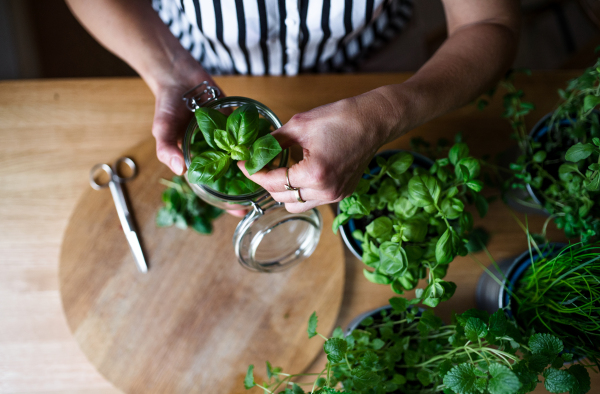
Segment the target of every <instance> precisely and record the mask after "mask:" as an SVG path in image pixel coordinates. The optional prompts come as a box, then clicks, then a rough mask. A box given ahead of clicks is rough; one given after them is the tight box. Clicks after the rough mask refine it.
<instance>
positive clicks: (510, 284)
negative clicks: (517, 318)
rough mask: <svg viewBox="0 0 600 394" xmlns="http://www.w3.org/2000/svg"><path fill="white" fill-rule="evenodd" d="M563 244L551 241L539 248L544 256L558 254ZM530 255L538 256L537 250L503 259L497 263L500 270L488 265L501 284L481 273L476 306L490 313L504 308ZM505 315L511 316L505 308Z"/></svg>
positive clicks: (527, 264) (529, 263)
mask: <svg viewBox="0 0 600 394" xmlns="http://www.w3.org/2000/svg"><path fill="white" fill-rule="evenodd" d="M565 246H567V245H566V244H564V243H558V242H553V243H550V244H549V247H547V248H540V249H541V250H542V253H543V256H544V257H546V256H552V255H556V254H558V252H559V251H560V250H561V249H562V248H564V247H565ZM532 257H533V259H534V260H536V259H538V258H539V257H540V255H539V253H538V252H537V250H535V249H532V251H531V255H530V254H529V251H528V250H527V251H525V252H523V253H521V254H520V255H519V256H518V257H517V258H515V259H509V260H503V261H501V262H500V263H498V268H500V271H501V272H498V270H497V269H496V267H494V266H493V265H490V266H489V267H488V269H489V270H490V271H491V272H492V273H493V274H494V276H495V277H496V279H497V280H498V281H500V282H501V284H500V283H498V282H497V281H496V280H494V278H492V277H491V276H490V275H489V274H488V273H487V272H484V273H483V274H481V277H480V278H479V282H478V283H477V290H476V293H475V294H476V295H475V297H476V298H475V301H476V304H477V308H478V309H483V310H485V311H487V312H489V313H490V314H492V313H494V312H496V311H497V310H498V309H502V308H506V307H507V306H508V305H509V303H510V302H511V299H510V293H511V292H512V291H513V289H514V288H515V285H516V283H517V282H518V281H519V279H520V278H521V276H523V274H524V273H525V271H526V270H527V269H528V268H529V266H531V262H532ZM507 289H508V291H507ZM507 315H508V316H512V312H511V311H510V310H507Z"/></svg>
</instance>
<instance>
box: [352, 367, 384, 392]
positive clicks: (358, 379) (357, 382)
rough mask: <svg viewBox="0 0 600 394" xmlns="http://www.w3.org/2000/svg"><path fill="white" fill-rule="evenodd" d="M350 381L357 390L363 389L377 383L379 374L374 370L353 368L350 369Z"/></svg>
mask: <svg viewBox="0 0 600 394" xmlns="http://www.w3.org/2000/svg"><path fill="white" fill-rule="evenodd" d="M351 373H352V383H354V387H356V389H357V390H365V389H367V388H370V387H373V386H375V385H376V384H377V383H379V376H378V375H377V374H376V373H375V372H371V371H368V370H365V369H363V368H360V367H359V368H355V369H353V370H352V372H351Z"/></svg>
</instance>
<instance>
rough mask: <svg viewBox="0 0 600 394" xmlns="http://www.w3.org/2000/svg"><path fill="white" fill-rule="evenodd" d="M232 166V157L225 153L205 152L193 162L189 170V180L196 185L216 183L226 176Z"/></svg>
mask: <svg viewBox="0 0 600 394" xmlns="http://www.w3.org/2000/svg"><path fill="white" fill-rule="evenodd" d="M230 164H231V157H230V156H229V154H227V153H225V152H219V151H206V152H203V153H201V154H200V155H198V156H196V157H194V159H193V160H192V164H190V168H188V180H189V181H190V182H191V183H196V184H202V183H208V182H214V181H216V180H218V179H219V178H221V177H222V176H223V175H225V172H227V170H228V169H229V165H230Z"/></svg>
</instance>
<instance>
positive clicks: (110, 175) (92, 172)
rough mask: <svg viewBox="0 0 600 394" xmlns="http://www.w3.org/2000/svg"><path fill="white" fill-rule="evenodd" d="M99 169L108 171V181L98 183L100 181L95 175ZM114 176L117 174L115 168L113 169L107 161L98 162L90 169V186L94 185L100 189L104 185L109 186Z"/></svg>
mask: <svg viewBox="0 0 600 394" xmlns="http://www.w3.org/2000/svg"><path fill="white" fill-rule="evenodd" d="M98 170H103V171H104V172H106V173H107V174H108V180H107V181H106V182H104V183H98V181H96V177H95V175H96V173H97V172H98ZM114 176H115V175H114V173H113V170H112V168H110V166H109V165H108V164H105V163H100V164H96V165H95V166H93V167H92V169H91V170H90V186H92V187H93V188H94V189H96V190H100V189H102V188H103V187H106V186H108V184H109V182H110V181H111V180H112V179H113V178H114Z"/></svg>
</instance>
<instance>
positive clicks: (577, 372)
mask: <svg viewBox="0 0 600 394" xmlns="http://www.w3.org/2000/svg"><path fill="white" fill-rule="evenodd" d="M568 371H569V373H570V374H571V376H573V377H574V378H575V381H576V383H575V384H574V385H573V388H571V390H570V391H569V393H570V394H585V393H587V392H588V391H589V390H590V389H591V388H592V386H591V384H592V382H591V380H590V375H589V373H588V371H587V368H586V367H584V366H583V365H581V364H575V365H573V366H571V367H570V368H569V369H568Z"/></svg>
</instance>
